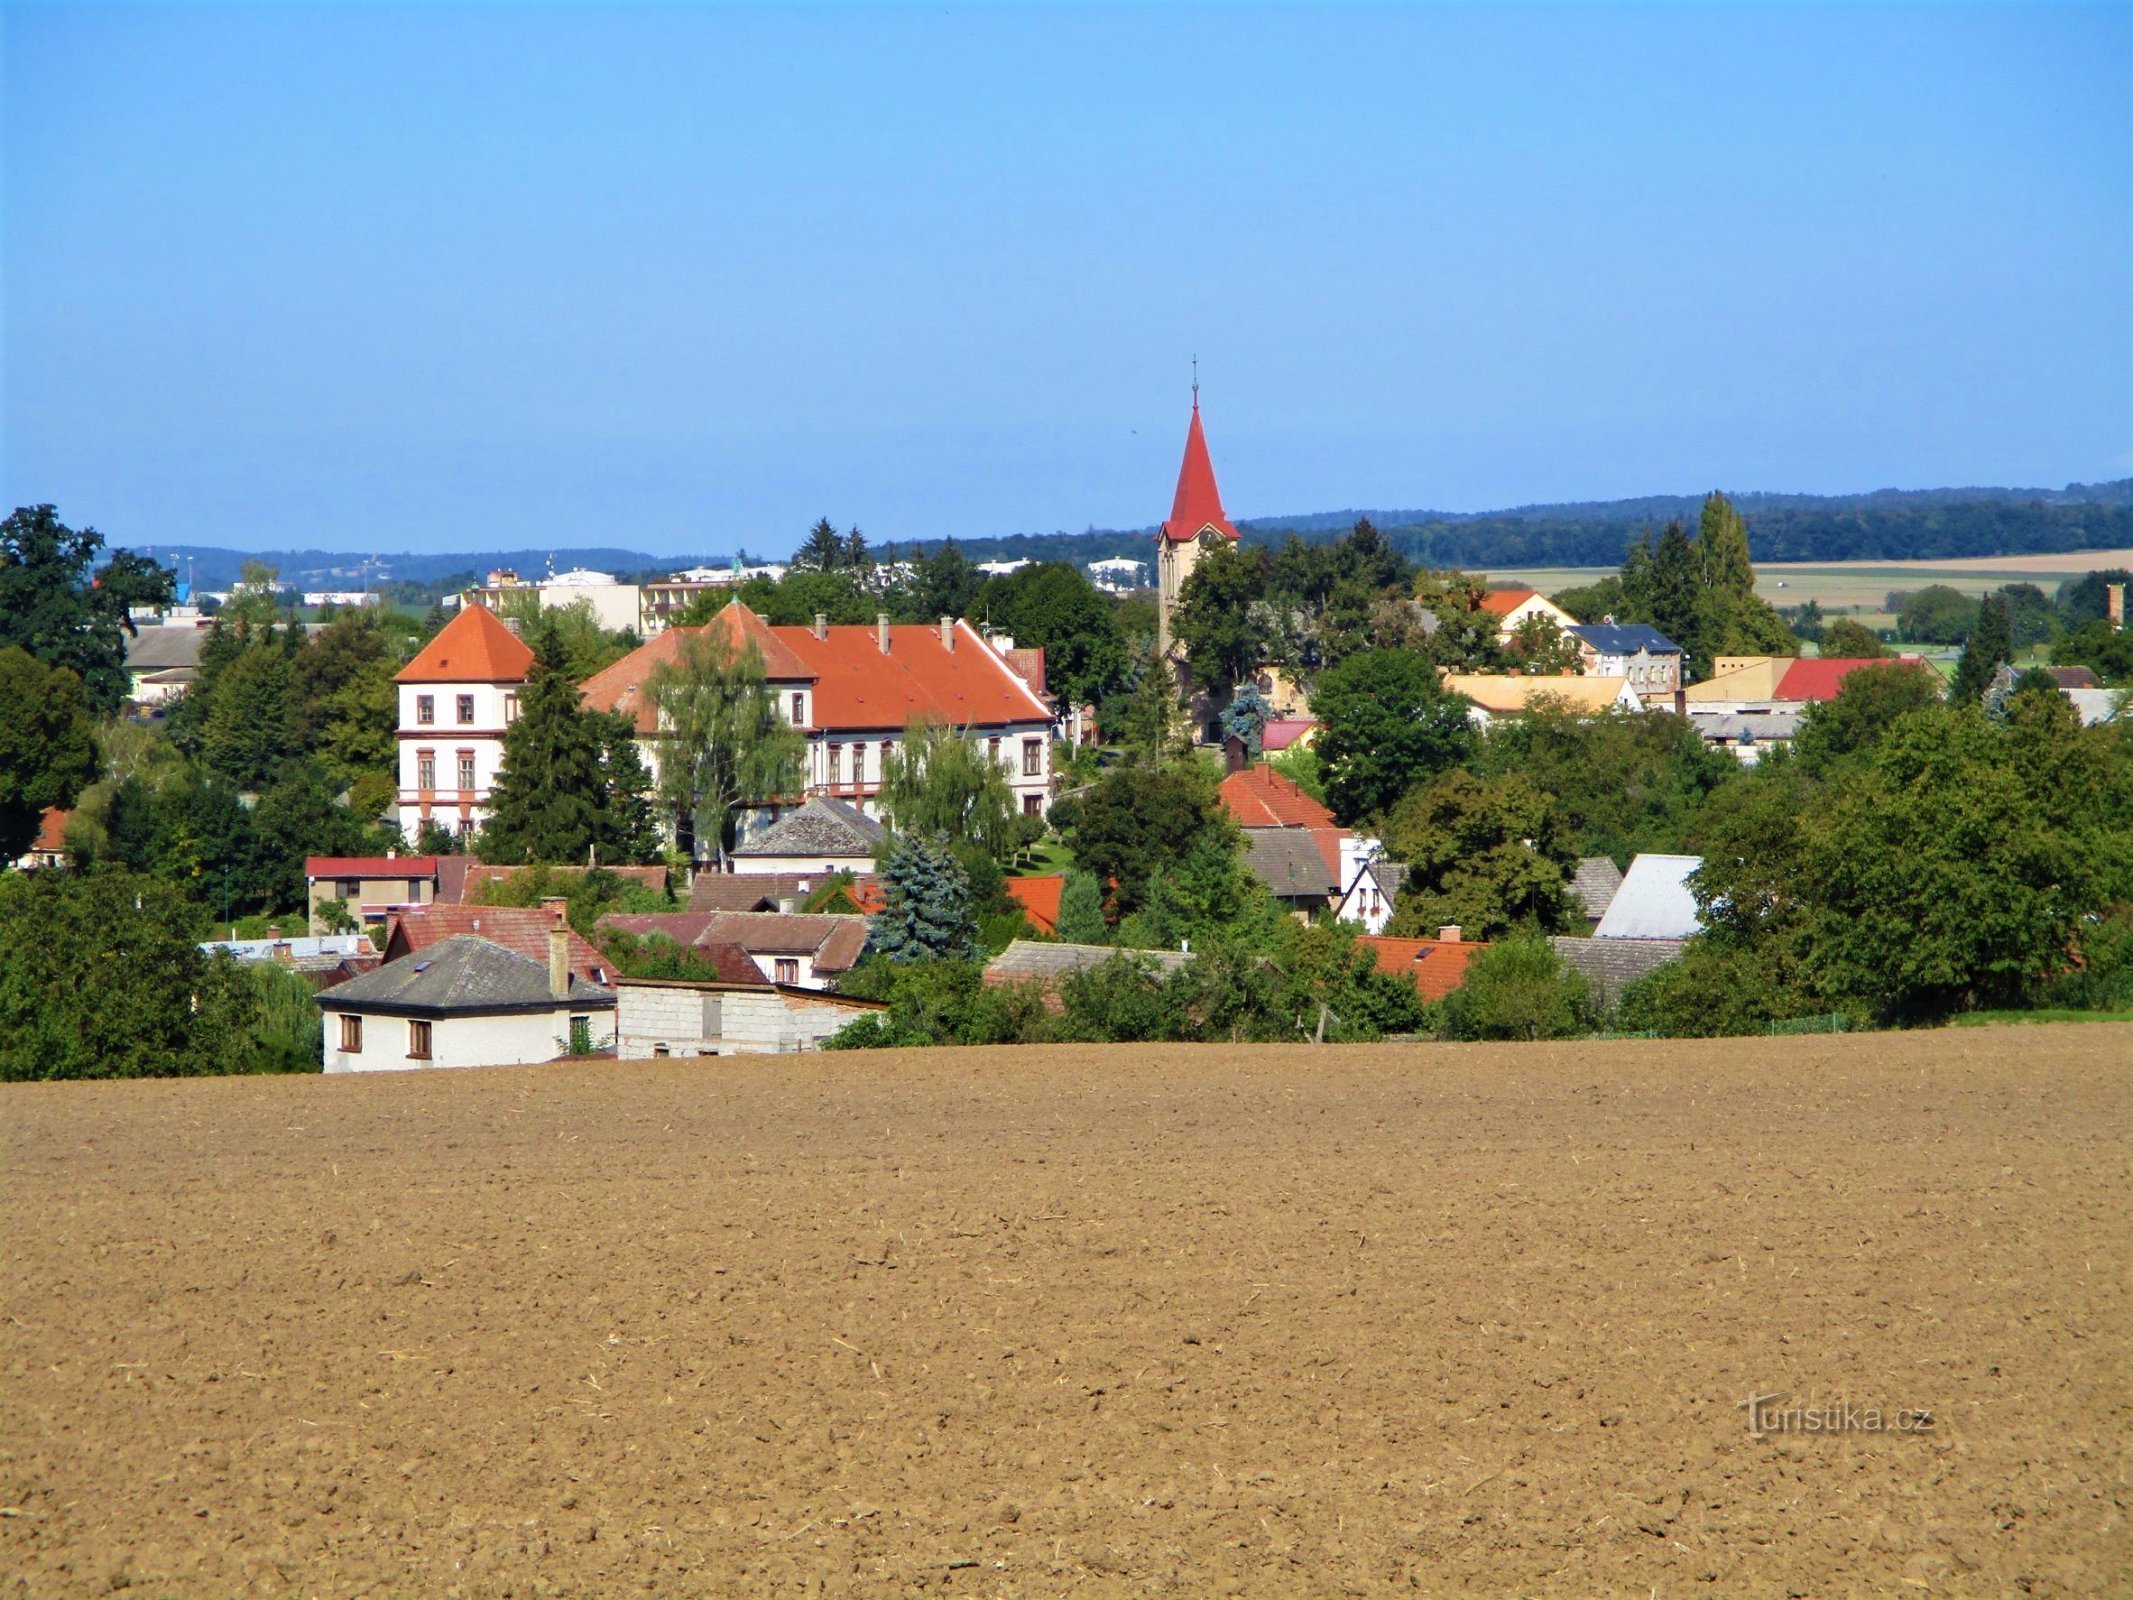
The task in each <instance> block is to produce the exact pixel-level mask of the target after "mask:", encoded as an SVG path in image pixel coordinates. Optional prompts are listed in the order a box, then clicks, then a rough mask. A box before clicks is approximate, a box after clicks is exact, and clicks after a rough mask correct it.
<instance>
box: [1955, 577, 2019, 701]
mask: <svg viewBox="0 0 2133 1600" xmlns="http://www.w3.org/2000/svg"><path fill="white" fill-rule="evenodd" d="M2013 659H2014V640H2013V636H2012V634H2011V633H2010V631H2009V629H2008V625H2007V602H2006V601H2004V600H2002V599H2001V598H2000V597H1999V596H1998V595H1995V594H1988V595H1987V596H1985V598H1984V600H1983V601H1982V602H1981V603H1980V604H1979V606H1978V613H1977V626H1976V627H1974V628H1972V629H1971V630H1970V637H1969V638H1968V639H1967V640H1965V641H1964V643H1963V656H1962V659H1961V660H1960V661H1958V662H1956V664H1955V677H1954V679H1953V681H1952V682H1950V683H1949V685H1948V698H1949V699H1951V700H1955V701H1966V702H1969V703H1972V704H1975V703H1976V701H1977V699H1978V697H1979V696H1980V695H1982V694H1983V693H1984V692H1985V689H1986V687H1987V686H1988V685H1989V684H1990V683H1991V682H1992V675H1993V673H1994V672H1995V671H1996V670H1997V669H1998V668H2000V667H2001V666H2003V665H2005V664H2006V663H2007V662H2009V661H2012V660H2013Z"/></svg>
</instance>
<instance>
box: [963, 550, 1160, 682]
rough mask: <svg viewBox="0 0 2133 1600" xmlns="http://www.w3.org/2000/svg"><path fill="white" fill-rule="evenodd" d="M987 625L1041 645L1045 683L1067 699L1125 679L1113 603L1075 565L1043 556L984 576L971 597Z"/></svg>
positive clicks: (1022, 642)
mask: <svg viewBox="0 0 2133 1600" xmlns="http://www.w3.org/2000/svg"><path fill="white" fill-rule="evenodd" d="M972 605H973V607H974V609H975V611H976V613H977V614H978V615H979V616H980V617H982V618H983V619H984V620H985V622H986V623H987V624H989V625H990V626H992V627H995V628H1000V629H1004V630H1005V631H1006V632H1008V633H1010V634H1012V635H1013V636H1014V640H1015V643H1016V644H1017V645H1021V646H1031V645H1036V646H1041V647H1042V648H1043V650H1044V675H1045V686H1046V687H1047V688H1048V689H1049V690H1050V691H1051V692H1052V693H1054V694H1056V695H1058V696H1060V697H1061V698H1062V699H1063V700H1065V701H1067V702H1068V703H1069V704H1072V705H1081V704H1083V703H1085V702H1089V701H1097V700H1101V699H1102V698H1103V697H1104V696H1105V695H1107V694H1110V693H1112V692H1113V691H1114V690H1116V689H1117V688H1119V687H1120V686H1121V685H1123V684H1124V683H1125V681H1126V671H1127V656H1126V642H1125V637H1124V635H1123V634H1121V633H1120V631H1119V627H1118V619H1117V617H1116V616H1115V615H1114V614H1113V607H1112V604H1111V602H1110V601H1109V600H1106V599H1105V598H1104V597H1103V596H1102V595H1101V594H1100V593H1098V592H1097V589H1096V586H1095V585H1094V584H1092V583H1090V582H1089V580H1088V578H1087V577H1086V576H1084V575H1083V573H1082V571H1081V569H1080V568H1078V567H1074V566H1070V565H1068V564H1067V563H1065V562H1063V561H1047V562H1043V563H1040V564H1038V565H1036V566H1029V567H1023V568H1021V569H1019V570H1018V571H1015V572H1010V573H1007V574H1005V575H1004V576H1001V577H997V578H988V579H987V580H986V581H985V586H984V587H983V588H982V589H980V590H979V591H978V594H977V598H976V599H975V600H974V601H973V602H972Z"/></svg>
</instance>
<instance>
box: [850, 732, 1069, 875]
mask: <svg viewBox="0 0 2133 1600" xmlns="http://www.w3.org/2000/svg"><path fill="white" fill-rule="evenodd" d="M880 798H881V804H882V808H883V809H884V810H885V811H886V812H887V813H888V814H889V818H890V821H891V823H892V825H893V826H894V827H895V828H896V830H897V831H898V832H899V833H925V834H935V835H938V836H939V837H941V838H944V839H954V840H958V841H962V840H968V841H970V842H971V843H974V844H976V845H977V846H978V847H979V848H980V849H982V850H983V851H984V852H985V853H986V854H987V855H989V856H990V857H991V858H992V859H993V860H994V861H996V862H1002V863H1004V862H1008V861H1012V860H1013V859H1014V858H1015V856H1016V855H1017V854H1018V853H1019V852H1020V851H1021V849H1022V847H1023V846H1024V845H1026V844H1028V843H1030V842H1031V839H1032V827H1031V824H1032V823H1033V822H1034V819H1026V818H1024V817H1023V816H1022V815H1021V814H1020V812H1019V811H1018V810H1017V809H1016V805H1015V796H1014V791H1013V790H1011V789H1010V788H1008V786H1007V770H1006V768H1004V767H1003V766H1001V765H1000V763H999V762H997V761H995V760H993V759H992V758H991V757H989V756H988V755H986V753H985V752H984V750H983V749H982V748H980V747H979V745H978V742H977V741H976V740H975V739H971V738H967V737H965V736H964V735H963V734H961V733H958V732H957V731H956V730H955V729H953V728H950V727H947V726H945V725H944V724H942V723H938V722H923V721H914V722H911V723H910V724H908V725H907V726H906V727H905V728H904V736H903V740H902V742H901V743H899V744H898V745H896V746H895V747H894V748H893V749H891V750H890V752H889V754H888V755H887V756H886V757H885V758H884V759H883V761H882V764H881V797H880ZM1036 827H1037V828H1039V829H1041V827H1042V824H1041V823H1038V824H1036Z"/></svg>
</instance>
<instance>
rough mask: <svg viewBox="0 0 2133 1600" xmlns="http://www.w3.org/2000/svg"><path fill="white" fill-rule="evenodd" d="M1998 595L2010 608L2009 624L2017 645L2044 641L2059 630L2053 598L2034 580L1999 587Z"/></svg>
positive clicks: (2025, 645) (2027, 646)
mask: <svg viewBox="0 0 2133 1600" xmlns="http://www.w3.org/2000/svg"><path fill="white" fill-rule="evenodd" d="M1999 599H2000V602H2001V604H2003V605H2004V606H2006V608H2007V626H2008V630H2009V633H2010V636H2011V638H2012V641H2013V644H2014V648H2015V649H2017V650H2027V649H2028V648H2029V647H2030V646H2031V645H2038V644H2044V643H2046V642H2048V641H2049V640H2050V639H2051V637H2052V636H2053V635H2054V634H2055V633H2057V632H2058V631H2059V620H2058V617H2057V615H2056V614H2055V613H2054V612H2053V610H2052V603H2051V600H2050V598H2049V597H2048V596H2047V595H2046V594H2045V593H2044V591H2043V590H2042V589H2040V588H2038V587H2037V586H2036V585H2035V584H2033V583H2010V584H2008V585H2007V586H2006V587H2005V588H2003V589H2001V590H2000V591H1999Z"/></svg>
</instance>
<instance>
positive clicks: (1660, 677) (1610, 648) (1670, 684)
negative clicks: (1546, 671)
mask: <svg viewBox="0 0 2133 1600" xmlns="http://www.w3.org/2000/svg"><path fill="white" fill-rule="evenodd" d="M1564 632H1566V633H1568V634H1569V635H1570V637H1571V638H1573V639H1575V640H1576V641H1577V646H1578V663H1579V665H1581V666H1582V667H1584V669H1585V670H1586V671H1587V672H1589V673H1591V674H1592V675H1593V676H1594V677H1599V678H1627V679H1628V680H1629V686H1630V688H1632V689H1634V690H1635V691H1636V692H1637V693H1638V694H1639V695H1642V696H1643V697H1645V698H1646V699H1654V698H1667V699H1671V698H1672V697H1673V693H1674V691H1675V690H1676V689H1678V688H1680V687H1681V646H1680V645H1678V644H1676V643H1674V641H1673V640H1671V639H1669V638H1668V637H1667V636H1666V635H1665V634H1663V633H1661V632H1660V631H1659V630H1658V629H1657V628H1654V627H1650V626H1648V625H1647V624H1645V623H1642V622H1615V621H1613V620H1609V621H1606V622H1595V623H1590V624H1587V623H1578V624H1576V625H1575V626H1573V627H1570V628H1566V629H1565V630H1564Z"/></svg>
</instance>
